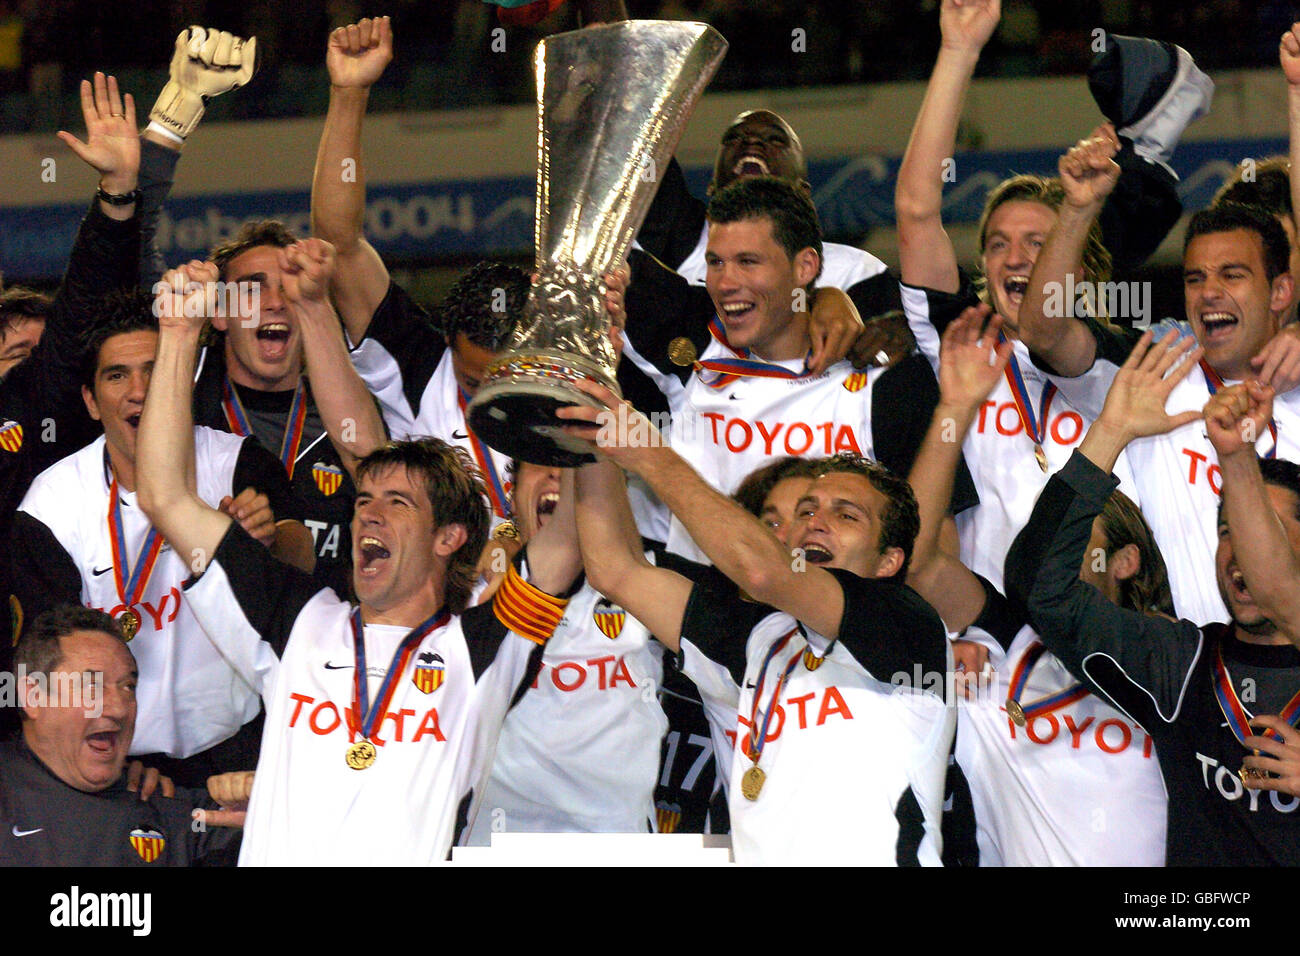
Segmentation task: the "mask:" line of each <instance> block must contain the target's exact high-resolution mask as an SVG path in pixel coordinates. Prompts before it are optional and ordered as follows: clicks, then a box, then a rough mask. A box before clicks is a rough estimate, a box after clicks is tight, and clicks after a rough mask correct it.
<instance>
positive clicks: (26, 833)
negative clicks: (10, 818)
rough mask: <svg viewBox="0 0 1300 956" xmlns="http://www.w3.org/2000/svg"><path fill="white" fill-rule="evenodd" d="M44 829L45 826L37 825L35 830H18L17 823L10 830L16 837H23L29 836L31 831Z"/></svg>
mask: <svg viewBox="0 0 1300 956" xmlns="http://www.w3.org/2000/svg"><path fill="white" fill-rule="evenodd" d="M44 829H45V827H37V828H36V829H35V830H20V829H18V824H14V828H13V830H12V831H10V832H12V833H13V835H14V836H16V837H25V836H31V835H32V834H33V833H40V832H41V831H42V830H44Z"/></svg>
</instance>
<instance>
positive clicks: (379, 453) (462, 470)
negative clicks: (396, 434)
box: [356, 438, 489, 614]
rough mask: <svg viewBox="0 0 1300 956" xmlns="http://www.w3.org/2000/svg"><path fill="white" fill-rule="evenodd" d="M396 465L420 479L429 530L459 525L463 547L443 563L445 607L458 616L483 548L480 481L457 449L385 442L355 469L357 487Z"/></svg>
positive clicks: (437, 442)
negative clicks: (430, 519) (428, 508)
mask: <svg viewBox="0 0 1300 956" xmlns="http://www.w3.org/2000/svg"><path fill="white" fill-rule="evenodd" d="M397 465H401V466H402V467H403V468H405V469H406V471H407V473H408V474H410V473H412V472H414V473H415V474H418V475H420V476H421V477H423V478H424V490H425V493H426V494H427V495H428V496H429V503H430V505H432V507H433V524H434V527H435V528H441V527H443V526H444V525H449V524H459V525H463V526H464V528H465V532H466V539H465V543H464V544H463V545H461V546H460V548H459V549H458V550H457V551H456V552H455V553H454V554H452V555H451V557H450V558H449V559H448V561H447V588H446V593H447V605H448V606H449V607H450V608H451V611H452V613H454V614H459V613H461V612H462V611H463V610H465V607H466V605H467V604H469V599H470V595H471V594H472V593H473V590H474V584H475V581H476V580H477V577H478V575H477V570H476V569H477V567H478V559H479V555H480V554H482V552H483V547H484V545H486V544H487V537H488V520H489V519H488V511H487V504H486V502H485V495H486V492H485V490H484V488H483V481H482V478H481V477H480V475H479V473H478V469H476V468H475V467H474V463H473V462H472V461H471V460H470V457H469V455H468V454H467V453H466V452H465V450H464V449H463V448H458V447H456V446H454V445H449V444H447V443H446V442H445V441H443V440H442V439H440V438H421V439H419V440H418V441H395V442H389V443H388V444H386V445H383V446H381V447H379V448H377V449H376V450H375V451H373V452H371V453H370V454H369V455H366V457H365V458H362V459H361V461H360V462H359V463H358V464H357V471H356V483H357V485H358V487H359V486H360V485H361V481H362V479H363V478H365V477H366V476H367V475H377V474H379V473H380V472H384V471H387V470H388V469H390V468H392V467H394V466H397Z"/></svg>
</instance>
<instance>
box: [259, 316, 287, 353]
mask: <svg viewBox="0 0 1300 956" xmlns="http://www.w3.org/2000/svg"><path fill="white" fill-rule="evenodd" d="M289 333H290V329H289V324H288V323H287V322H266V323H264V324H262V325H259V326H258V327H257V346H258V351H259V352H260V353H261V356H262V358H263V359H264V360H265V361H268V362H278V361H280V360H281V359H283V358H284V357H285V356H286V355H288V354H289Z"/></svg>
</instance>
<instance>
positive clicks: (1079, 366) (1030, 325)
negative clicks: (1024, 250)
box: [1017, 124, 1120, 376]
mask: <svg viewBox="0 0 1300 956" xmlns="http://www.w3.org/2000/svg"><path fill="white" fill-rule="evenodd" d="M1118 152H1119V138H1118V137H1117V136H1116V135H1115V130H1114V128H1112V127H1111V126H1110V125H1109V124H1103V125H1102V126H1098V127H1097V128H1096V129H1095V130H1093V134H1092V136H1090V137H1089V138H1088V139H1084V140H1080V141H1079V142H1078V143H1077V144H1076V145H1075V146H1074V147H1072V148H1071V149H1070V151H1069V152H1068V153H1066V154H1065V155H1064V156H1062V157H1061V159H1060V162H1059V163H1058V164H1057V168H1058V170H1059V171H1060V175H1061V185H1062V186H1064V187H1065V202H1063V203H1061V208H1060V209H1059V210H1058V216H1057V220H1056V225H1055V226H1053V227H1052V231H1051V232H1050V233H1048V235H1047V239H1046V241H1044V243H1043V248H1042V249H1041V250H1040V251H1039V253H1038V258H1037V259H1035V260H1034V271H1033V272H1032V273H1031V274H1030V276H1029V285H1028V287H1027V288H1026V289H1025V298H1024V301H1023V302H1021V304H1020V314H1019V318H1018V320H1017V321H1018V323H1019V326H1020V338H1021V340H1022V341H1023V342H1024V343H1025V345H1027V346H1028V347H1029V348H1030V349H1031V350H1032V351H1034V352H1036V353H1038V354H1039V355H1041V356H1042V357H1043V358H1045V359H1046V360H1047V361H1048V362H1049V363H1050V364H1051V366H1052V368H1053V369H1055V370H1056V371H1057V372H1059V373H1060V374H1062V375H1068V376H1076V375H1082V374H1083V373H1084V372H1086V371H1088V369H1090V368H1091V367H1092V363H1093V359H1094V358H1095V357H1096V354H1097V340H1096V339H1095V338H1093V335H1092V333H1091V332H1090V331H1089V330H1088V328H1087V326H1086V325H1084V324H1083V322H1081V321H1079V320H1078V318H1077V317H1074V303H1073V302H1066V301H1065V290H1067V289H1073V288H1074V287H1075V283H1077V282H1082V281H1083V279H1084V276H1083V274H1082V270H1083V267H1082V262H1083V250H1084V247H1085V246H1086V245H1087V242H1088V233H1089V232H1090V231H1091V230H1092V228H1093V225H1094V224H1095V223H1096V221H1097V217H1098V216H1099V215H1101V208H1102V206H1103V205H1104V204H1105V202H1106V197H1107V196H1109V195H1110V194H1111V192H1112V190H1114V188H1115V184H1116V183H1117V182H1119V174H1120V168H1119V164H1118V163H1116V162H1115V160H1114V159H1113V158H1112V157H1114V156H1115V154H1116V153H1118ZM1070 278H1073V279H1074V282H1070V281H1069V279H1070Z"/></svg>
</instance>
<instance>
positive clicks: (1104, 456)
mask: <svg viewBox="0 0 1300 956" xmlns="http://www.w3.org/2000/svg"><path fill="white" fill-rule="evenodd" d="M1151 339H1152V335H1151V332H1150V331H1147V332H1144V333H1143V334H1142V338H1140V339H1138V342H1137V345H1135V346H1134V347H1133V351H1132V353H1130V355H1129V357H1128V359H1127V360H1126V361H1125V362H1124V364H1123V365H1122V366H1120V369H1119V371H1118V372H1116V373H1115V380H1114V381H1113V382H1112V383H1111V386H1110V391H1108V392H1107V393H1106V404H1105V405H1104V406H1103V407H1102V410H1101V414H1100V415H1099V416H1097V420H1096V421H1094V422H1093V423H1092V425H1091V426H1089V428H1088V433H1087V434H1086V435H1084V436H1083V441H1082V442H1080V443H1079V452H1080V454H1082V455H1083V456H1084V457H1085V458H1087V459H1088V460H1089V461H1091V462H1092V463H1093V464H1094V465H1096V466H1097V467H1098V468H1100V469H1101V470H1102V471H1103V472H1106V473H1107V474H1109V473H1110V472H1111V471H1112V470H1113V469H1114V467H1115V462H1116V461H1117V460H1118V459H1119V453H1120V452H1121V451H1123V450H1124V448H1125V446H1126V445H1128V443H1129V442H1131V441H1134V440H1135V439H1138V438H1146V437H1148V436H1151V435H1163V434H1165V433H1166V432H1171V431H1173V430H1174V429H1175V428H1181V427H1182V426H1183V425H1186V424H1188V423H1189V422H1194V421H1196V420H1197V419H1198V418H1200V417H1201V413H1200V412H1195V411H1187V412H1180V413H1179V414H1177V415H1170V414H1169V413H1168V412H1166V411H1165V402H1166V401H1167V400H1168V398H1169V393H1170V392H1172V391H1173V390H1174V386H1175V385H1177V384H1178V383H1179V382H1181V381H1182V380H1183V379H1185V378H1186V377H1187V374H1188V373H1189V372H1190V371H1191V370H1192V369H1193V368H1195V367H1196V362H1197V360H1198V359H1200V357H1201V355H1202V354H1203V350H1202V349H1201V348H1200V347H1199V346H1197V347H1196V348H1195V349H1192V348H1191V346H1192V345H1194V344H1195V343H1196V340H1195V339H1193V338H1190V337H1188V338H1186V339H1183V340H1182V341H1179V340H1178V332H1177V330H1172V331H1170V332H1169V334H1167V335H1166V336H1165V337H1164V338H1163V339H1161V340H1160V341H1159V342H1152V341H1151ZM1189 350H1190V351H1189Z"/></svg>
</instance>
